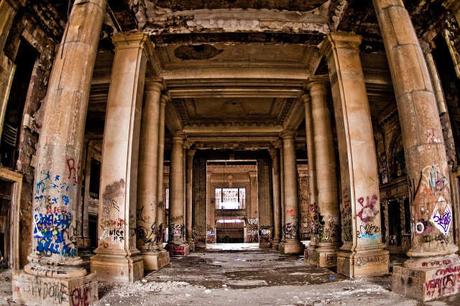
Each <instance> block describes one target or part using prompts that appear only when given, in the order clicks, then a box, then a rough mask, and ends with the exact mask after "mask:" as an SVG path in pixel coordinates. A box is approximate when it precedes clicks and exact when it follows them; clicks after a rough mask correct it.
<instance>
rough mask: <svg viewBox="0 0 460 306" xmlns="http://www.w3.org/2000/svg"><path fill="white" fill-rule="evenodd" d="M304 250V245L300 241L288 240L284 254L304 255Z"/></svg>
mask: <svg viewBox="0 0 460 306" xmlns="http://www.w3.org/2000/svg"><path fill="white" fill-rule="evenodd" d="M303 250H304V245H303V244H302V243H300V242H299V241H296V240H293V241H289V240H287V241H286V242H285V243H284V245H283V253H284V254H288V255H296V254H302V253H303Z"/></svg>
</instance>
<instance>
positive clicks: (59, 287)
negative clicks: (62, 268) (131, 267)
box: [12, 271, 98, 306]
mask: <svg viewBox="0 0 460 306" xmlns="http://www.w3.org/2000/svg"><path fill="white" fill-rule="evenodd" d="M12 285H13V300H14V301H15V303H18V304H21V305H22V304H24V305H47V306H48V305H70V306H87V305H93V304H94V303H95V302H96V301H97V300H98V289H97V281H96V280H95V274H94V273H93V274H89V275H86V276H84V277H78V278H70V279H68V278H52V277H43V276H36V275H32V274H28V273H26V272H23V271H20V272H15V273H13V281H12Z"/></svg>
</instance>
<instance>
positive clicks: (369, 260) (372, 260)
mask: <svg viewBox="0 0 460 306" xmlns="http://www.w3.org/2000/svg"><path fill="white" fill-rule="evenodd" d="M387 261H388V258H387V257H386V256H385V255H373V256H357V257H356V258H355V263H356V265H357V266H365V265H368V264H382V265H385V264H387Z"/></svg>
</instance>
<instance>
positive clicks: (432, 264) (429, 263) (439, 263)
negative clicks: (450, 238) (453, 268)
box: [422, 259, 452, 268]
mask: <svg viewBox="0 0 460 306" xmlns="http://www.w3.org/2000/svg"><path fill="white" fill-rule="evenodd" d="M450 264H452V260H450V259H442V260H432V261H424V262H422V267H430V268H433V267H439V266H442V265H450Z"/></svg>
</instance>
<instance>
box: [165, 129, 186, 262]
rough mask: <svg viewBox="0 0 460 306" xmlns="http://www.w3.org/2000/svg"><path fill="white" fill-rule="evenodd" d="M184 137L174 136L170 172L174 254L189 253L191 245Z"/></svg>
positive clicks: (171, 237)
mask: <svg viewBox="0 0 460 306" xmlns="http://www.w3.org/2000/svg"><path fill="white" fill-rule="evenodd" d="M183 145H184V137H183V136H182V135H176V136H174V137H173V144H172V150H171V170H170V174H169V199H170V200H169V237H170V238H169V243H168V248H169V252H170V253H171V254H172V255H188V254H189V252H190V249H189V245H188V244H187V243H186V237H185V230H186V229H185V211H184V193H185V188H184V175H185V171H184V149H183Z"/></svg>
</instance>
